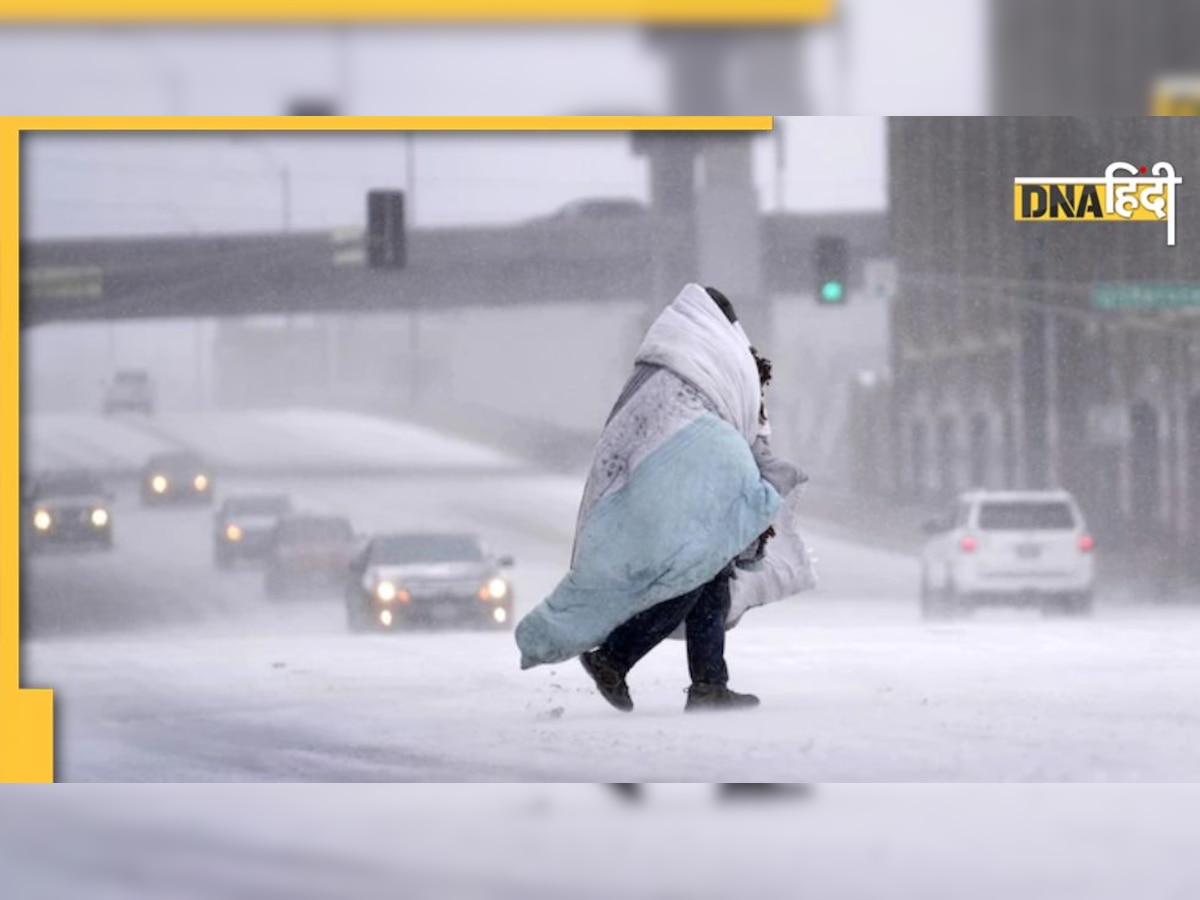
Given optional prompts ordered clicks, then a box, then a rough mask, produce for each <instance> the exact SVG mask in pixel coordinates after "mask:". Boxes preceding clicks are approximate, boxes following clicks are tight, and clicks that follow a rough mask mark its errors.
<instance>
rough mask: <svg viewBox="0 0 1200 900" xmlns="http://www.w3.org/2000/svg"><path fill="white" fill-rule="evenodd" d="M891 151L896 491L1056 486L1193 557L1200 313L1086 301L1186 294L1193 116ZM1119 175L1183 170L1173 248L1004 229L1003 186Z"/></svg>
mask: <svg viewBox="0 0 1200 900" xmlns="http://www.w3.org/2000/svg"><path fill="white" fill-rule="evenodd" d="M889 141H890V146H889V159H890V168H891V173H890V174H891V178H890V183H891V188H890V191H891V197H890V202H891V222H892V242H893V250H894V253H895V256H896V262H897V268H898V272H899V286H898V291H897V296H896V299H895V303H894V306H893V319H892V353H891V356H892V359H891V365H892V376H893V388H892V389H893V402H892V409H893V417H892V419H893V421H892V431H891V441H892V454H891V458H892V463H893V467H894V469H893V475H894V480H895V483H896V484H897V485H898V489H899V490H900V492H901V493H902V494H903V495H905V496H907V497H910V498H922V499H928V500H935V499H942V498H946V497H948V496H950V495H952V494H954V493H955V492H957V491H959V490H962V489H965V488H968V487H973V486H988V487H997V488H1000V487H1014V488H1015V487H1049V486H1062V487H1066V488H1068V489H1070V490H1072V491H1073V492H1075V494H1076V495H1077V496H1078V497H1079V498H1080V500H1081V502H1082V503H1083V505H1084V507H1085V510H1086V512H1087V513H1088V516H1089V519H1090V520H1091V521H1092V523H1093V525H1094V527H1095V528H1096V530H1097V531H1098V532H1099V533H1101V535H1102V536H1104V537H1105V538H1107V539H1108V540H1110V541H1113V542H1117V543H1120V544H1123V545H1129V546H1148V545H1153V546H1156V547H1165V548H1169V549H1170V553H1171V554H1172V557H1173V558H1186V557H1187V556H1188V555H1189V554H1190V555H1191V556H1200V552H1198V551H1200V308H1197V307H1196V306H1188V305H1186V304H1185V305H1180V306H1178V307H1176V308H1171V309H1159V308H1149V309H1146V308H1143V309H1137V310H1114V309H1108V308H1102V307H1103V304H1102V303H1101V302H1100V299H1101V297H1102V296H1112V293H1111V292H1112V291H1114V290H1115V291H1116V292H1117V295H1118V296H1132V294H1131V291H1132V290H1133V289H1135V288H1146V287H1147V286H1151V287H1152V286H1156V285H1164V284H1165V285H1172V286H1176V287H1181V288H1182V289H1183V293H1185V294H1186V293H1187V292H1188V291H1189V290H1190V289H1191V288H1192V287H1194V286H1197V285H1200V253H1198V252H1197V249H1200V171H1198V169H1200V166H1198V163H1200V121H1198V120H1196V119H1166V118H1163V119H1148V118H1127V119H1119V118H1110V119H1092V118H1072V117H1057V118H1041V119H1031V118H1007V117H993V118H972V119H968V118H904V119H893V120H892V122H891V124H890V133H889ZM1115 161H1129V162H1131V163H1134V164H1137V165H1139V166H1141V165H1147V166H1152V165H1153V164H1154V163H1157V162H1159V161H1168V162H1171V163H1173V165H1174V166H1175V168H1176V170H1177V171H1178V173H1179V174H1180V175H1182V176H1183V179H1184V182H1183V184H1182V185H1181V186H1180V187H1179V188H1178V194H1177V207H1178V208H1177V212H1176V222H1177V225H1176V227H1177V245H1176V246H1175V247H1168V246H1167V240H1166V226H1165V224H1160V223H1154V222H1151V223H1108V222H1106V223H1094V222H1093V223H1077V222H1061V221H1060V222H1016V221H1014V210H1013V205H1014V193H1013V179H1014V178H1016V177H1022V176H1025V177H1033V176H1037V177H1048V178H1049V177H1050V176H1054V177H1070V176H1076V177H1095V176H1103V175H1104V173H1105V170H1106V168H1107V167H1108V165H1109V164H1110V163H1112V162H1115ZM1101 286H1107V287H1101ZM1153 290H1157V288H1153V287H1152V291H1151V293H1153ZM1104 291H1108V292H1109V294H1107V295H1104V294H1103V292H1104Z"/></svg>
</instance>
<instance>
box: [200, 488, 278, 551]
mask: <svg viewBox="0 0 1200 900" xmlns="http://www.w3.org/2000/svg"><path fill="white" fill-rule="evenodd" d="M291 512H292V501H291V498H289V497H288V496H287V495H286V494H240V495H235V496H233V497H226V498H225V501H224V502H223V503H222V504H221V506H220V508H219V509H218V510H217V514H216V515H215V516H214V517H213V562H215V563H216V565H217V568H220V569H228V568H229V567H230V566H231V565H233V564H234V563H235V562H237V561H238V560H262V559H264V558H265V557H266V555H267V553H268V552H269V551H270V549H271V540H272V538H273V537H274V533H275V528H276V526H277V525H278V524H279V520H280V519H282V518H283V517H284V516H286V515H288V514H290V513H291Z"/></svg>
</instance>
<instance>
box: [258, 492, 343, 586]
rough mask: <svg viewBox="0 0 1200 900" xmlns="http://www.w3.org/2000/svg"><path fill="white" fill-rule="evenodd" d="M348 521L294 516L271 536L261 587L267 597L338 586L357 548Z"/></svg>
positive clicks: (282, 519) (301, 514) (313, 516)
mask: <svg viewBox="0 0 1200 900" xmlns="http://www.w3.org/2000/svg"><path fill="white" fill-rule="evenodd" d="M360 543H361V542H360V541H359V538H358V535H357V534H355V532H354V526H352V525H351V524H350V520H349V519H347V518H344V517H343V516H335V515H325V514H318V513H293V514H291V515H287V516H284V517H283V518H281V519H280V520H279V524H278V525H276V526H275V529H274V530H273V531H272V533H271V545H270V549H269V550H268V551H267V554H266V568H265V569H264V572H263V587H264V589H265V590H266V592H267V595H268V596H269V597H284V596H287V595H290V594H297V593H305V592H311V591H319V590H322V589H326V588H330V587H337V586H340V585H341V583H342V580H343V579H344V578H345V576H346V567H347V566H349V565H350V561H351V560H352V559H353V558H354V554H355V552H356V551H357V550H358V548H359V546H360Z"/></svg>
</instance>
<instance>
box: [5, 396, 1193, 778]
mask: <svg viewBox="0 0 1200 900" xmlns="http://www.w3.org/2000/svg"><path fill="white" fill-rule="evenodd" d="M281 423H283V424H281ZM284 425H286V428H284ZM346 425H347V423H346V422H345V421H333V420H332V419H329V418H325V417H323V414H320V413H304V414H294V415H287V416H282V415H279V416H276V415H272V416H271V417H262V418H255V417H253V416H250V415H243V416H237V417H227V418H224V419H222V418H221V417H214V419H213V420H212V421H210V422H208V423H204V426H203V427H201V426H198V425H196V426H194V427H193V429H192V430H191V431H189V432H188V433H186V434H183V433H180V432H173V431H172V430H171V427H172V426H171V421H170V419H169V418H168V419H163V420H161V421H156V422H154V423H153V426H154V430H153V431H148V430H147V429H145V428H143V427H141V426H140V425H139V426H138V427H134V426H133V425H129V426H126V425H123V424H122V423H121V422H114V421H101V420H98V419H89V418H88V417H71V418H70V419H69V420H66V419H54V418H53V417H48V418H46V419H44V420H41V421H35V423H34V424H33V426H32V427H31V428H30V430H29V434H30V435H31V436H33V437H34V439H33V440H32V441H31V444H30V448H29V451H28V452H29V454H30V455H31V456H32V458H33V459H34V461H35V464H36V463H38V462H40V461H41V460H43V459H46V458H47V457H49V456H50V455H51V454H52V453H53V452H54V450H55V448H62V447H71V446H76V445H75V444H74V443H73V441H74V440H75V439H76V437H77V438H78V440H79V442H80V443H82V442H84V441H88V442H90V443H91V444H92V445H103V446H104V447H105V450H106V452H107V453H108V454H109V458H110V459H109V461H110V464H111V466H112V467H113V468H114V469H125V470H129V469H135V468H136V467H137V465H139V464H140V461H141V457H142V456H143V455H144V454H145V453H146V452H148V445H153V444H155V443H169V444H172V445H178V444H184V445H187V446H191V447H194V448H195V449H198V450H200V451H201V452H202V453H204V454H205V455H206V456H208V457H209V458H210V459H213V460H214V461H219V462H220V463H221V464H222V465H224V466H226V467H231V468H237V467H239V466H240V467H242V468H244V469H247V470H252V469H255V468H256V467H258V466H265V465H266V464H267V463H268V462H269V461H270V460H271V458H272V456H273V455H274V456H276V457H277V456H278V454H277V452H276V451H274V450H273V446H274V445H273V443H272V442H273V441H275V442H278V443H279V444H280V445H281V446H282V445H285V444H286V445H287V446H290V447H292V448H293V449H292V450H291V454H292V458H291V460H290V461H291V462H293V463H294V464H295V465H294V467H299V466H301V465H303V467H305V468H307V469H310V470H311V471H312V473H313V474H312V475H310V476H309V477H301V476H300V475H299V474H293V475H280V476H276V477H271V478H266V479H260V478H257V477H252V476H248V475H247V476H231V477H229V478H226V479H225V480H223V481H219V482H218V485H217V494H218V497H219V496H221V495H223V494H225V493H230V492H234V491H237V490H241V489H248V488H254V487H263V486H270V487H271V489H282V490H286V491H289V492H290V493H292V495H293V496H294V497H295V498H296V499H297V500H298V501H299V502H300V503H301V505H303V506H305V507H308V508H316V509H324V510H330V511H339V512H343V513H345V514H347V515H349V516H350V517H351V518H352V519H353V520H354V522H355V525H356V527H357V528H358V529H359V530H360V531H363V532H371V531H376V530H402V529H406V528H417V527H420V528H432V529H440V530H444V529H469V530H475V531H478V532H479V533H480V534H482V535H483V536H484V538H485V539H486V540H487V541H488V543H489V544H490V545H491V546H492V547H493V548H494V549H495V550H496V551H497V552H499V553H511V554H513V555H514V556H515V557H516V560H517V565H516V567H515V569H514V570H513V576H512V578H513V583H514V588H515V594H516V603H517V611H518V614H519V613H520V612H521V611H523V610H524V609H528V608H529V607H530V606H531V605H533V604H534V603H536V602H537V601H538V600H539V599H540V598H541V597H543V596H544V595H545V594H546V593H547V592H548V591H549V590H550V588H551V587H552V586H553V584H554V583H555V581H556V579H557V578H559V577H560V576H561V575H562V574H563V571H564V566H565V563H566V560H567V557H568V554H569V550H570V540H571V533H572V527H573V524H574V515H575V509H576V504H577V501H578V495H579V491H580V489H581V483H580V482H579V481H578V480H576V479H573V478H569V477H563V476H551V475H545V474H541V473H538V472H531V471H529V470H528V469H526V468H524V467H522V466H520V465H518V464H516V463H515V462H513V461H511V460H506V459H504V458H503V457H500V456H499V455H497V454H495V453H494V452H493V451H490V450H485V449H483V448H478V447H473V446H471V445H466V444H463V443H462V442H459V441H456V440H452V439H447V438H444V437H442V436H440V435H436V434H431V433H428V432H424V431H422V430H420V429H416V428H415V427H412V426H401V425H396V424H394V423H387V422H382V421H374V420H364V421H357V422H356V423H354V427H352V428H350V427H345V426H346ZM280 434H285V435H286V437H276V435H280ZM48 435H53V436H54V437H53V438H52V439H50V438H47V437H46V436H48ZM368 440H373V441H378V442H381V443H382V445H384V446H386V445H387V442H388V441H391V440H396V441H400V442H402V446H403V447H405V448H406V449H405V450H404V451H402V452H401V451H398V452H397V453H396V454H393V456H392V458H393V459H396V458H399V459H400V460H401V465H400V466H398V467H395V468H394V469H393V470H391V471H376V472H374V473H372V474H364V475H360V476H351V475H350V474H348V473H347V472H346V471H345V470H344V469H341V468H340V467H338V466H337V465H336V464H335V463H336V461H338V460H345V459H350V460H352V461H354V462H356V463H358V464H359V465H360V466H361V467H362V468H364V469H367V470H369V469H370V463H371V462H372V461H378V459H379V458H381V457H382V454H381V453H380V452H379V451H378V446H379V444H376V445H374V446H373V447H370V446H368V444H367V443H366V442H367V441H368ZM47 441H50V443H47ZM339 441H341V442H342V443H339ZM252 451H253V452H252ZM60 452H61V451H60ZM372 454H374V460H372V459H371V457H372ZM287 462H288V460H284V461H282V462H281V463H280V467H281V468H287V466H286V463H287ZM57 464H62V463H61V462H58V463H57ZM322 464H324V465H325V466H326V469H327V471H326V472H325V473H324V474H322ZM113 515H114V521H115V522H116V549H115V551H114V552H113V553H112V554H110V555H105V554H84V555H80V556H71V555H62V554H53V555H46V556H40V557H37V558H34V559H32V560H30V561H29V562H28V563H27V565H26V568H25V572H24V582H23V592H24V607H23V629H24V634H25V640H24V643H23V653H24V657H23V662H24V666H23V667H24V676H23V680H24V683H25V684H26V685H27V686H49V687H53V688H54V689H55V690H56V692H57V695H56V696H57V710H58V714H57V715H58V729H59V739H58V748H59V750H58V773H57V774H58V778H59V780H65V781H260V780H265V781H506V782H513V781H576V782H579V781H626V782H684V781H690V782H722V781H724V782H750V781H777V782H784V781H790V782H836V781H1011V780H1034V781H1041V780H1047V781H1188V780H1196V779H1200V754H1197V753H1196V747H1197V745H1198V744H1200V716H1198V714H1197V710H1196V704H1195V691H1196V688H1195V686H1196V685H1197V684H1200V654H1197V653H1196V647H1197V646H1200V610H1197V609H1195V608H1183V607H1156V606H1149V605H1131V604H1127V603H1116V602H1105V598H1104V596H1103V595H1101V598H1100V604H1099V609H1098V612H1097V615H1096V617H1095V618H1094V619H1093V620H1088V621H1070V620H1055V619H1043V618H1041V617H1040V616H1039V615H1038V614H1036V613H1032V612H1017V611H984V612H981V613H979V614H978V615H977V616H976V617H974V618H973V619H970V620H966V621H957V622H953V623H949V624H928V623H924V622H922V621H921V620H920V619H919V617H918V615H917V607H916V580H917V572H916V564H915V561H914V560H912V559H909V558H906V557H903V556H900V555H897V554H893V553H889V552H884V551H881V550H877V549H873V548H870V547H867V546H862V545H857V544H854V543H850V542H848V541H847V540H846V539H845V538H844V536H839V537H835V536H834V534H835V533H837V534H839V535H840V534H841V532H840V531H839V530H838V529H836V528H834V527H832V526H823V524H822V523H821V522H817V521H814V522H812V523H810V525H809V527H808V532H809V534H810V539H811V542H812V543H813V544H814V546H815V547H816V549H817V552H818V555H819V557H820V560H821V562H820V570H821V574H822V579H823V580H822V585H821V587H820V588H819V590H818V591H817V592H816V593H813V594H808V595H804V596H803V597H800V598H796V599H794V600H791V601H786V602H784V603H782V604H779V605H777V606H775V607H772V608H768V609H763V610H755V611H753V612H751V613H750V614H749V615H748V616H747V618H746V620H745V621H744V622H743V623H742V624H741V625H740V626H739V627H738V628H737V629H736V630H735V631H734V632H732V633H731V635H730V638H729V645H728V646H729V661H730V667H731V670H732V673H733V684H734V686H736V687H739V688H740V689H743V690H750V691H754V692H755V693H758V694H759V695H761V696H762V698H763V701H764V705H763V707H762V708H761V709H760V710H757V711H752V712H748V713H735V714H726V715H713V716H684V715H683V713H682V707H683V700H684V696H683V690H684V688H685V687H686V684H687V678H686V666H685V662H684V654H683V646H682V644H680V643H672V644H670V645H669V646H666V647H663V648H660V649H659V650H657V651H656V652H654V653H653V654H651V656H650V657H648V658H647V659H646V660H645V661H644V662H643V663H642V665H640V666H639V667H638V668H637V669H636V670H635V672H634V673H633V675H632V676H631V679H630V685H631V688H632V690H633V693H634V699H635V701H636V702H637V704H638V708H637V711H636V712H635V713H634V714H632V715H629V716H625V715H621V714H619V713H617V712H615V711H613V710H611V709H610V708H609V707H608V706H607V705H605V704H604V703H603V701H602V700H601V699H600V698H599V697H598V696H596V695H595V693H594V691H593V690H592V689H591V687H590V684H589V683H588V681H587V680H586V677H585V676H584V674H583V673H582V671H581V670H580V669H579V668H578V665H577V664H576V663H574V662H572V663H569V664H567V665H563V666H558V667H550V668H544V669H537V670H534V671H531V672H526V673H522V672H520V671H519V670H518V665H517V662H518V660H517V652H516V648H515V646H514V644H513V641H512V637H511V634H508V633H480V632H466V633H459V632H451V631H439V632H411V633H401V634H393V635H378V636H358V635H351V634H348V633H347V632H346V628H345V621H344V614H343V610H342V605H341V598H340V595H339V594H338V593H337V592H334V593H331V594H329V595H328V596H323V597H315V598H313V599H311V600H309V599H300V600H296V601H286V602H272V601H270V600H268V599H267V598H266V597H265V595H264V592H263V589H262V583H261V574H260V573H259V572H257V571H255V570H254V569H252V568H244V569H239V570H236V571H233V572H229V573H223V572H219V571H217V570H216V569H215V568H214V567H213V565H212V558H211V554H212V551H211V543H212V525H211V511H210V510H208V509H204V508H196V509H191V508H181V509H167V510H144V509H142V508H141V507H140V506H139V505H138V502H137V497H136V494H135V493H134V492H133V491H132V489H131V488H130V487H129V486H128V483H126V486H125V487H123V488H122V489H121V492H120V497H119V499H118V501H117V503H116V504H115V505H114V507H113Z"/></svg>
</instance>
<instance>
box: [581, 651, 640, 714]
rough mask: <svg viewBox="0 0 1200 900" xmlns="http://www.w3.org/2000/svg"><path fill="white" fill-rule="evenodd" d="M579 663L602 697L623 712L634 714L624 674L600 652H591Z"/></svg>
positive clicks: (584, 655)
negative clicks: (590, 677)
mask: <svg viewBox="0 0 1200 900" xmlns="http://www.w3.org/2000/svg"><path fill="white" fill-rule="evenodd" d="M579 661H580V662H581V663H582V664H583V670H584V671H585V672H587V673H588V674H589V675H591V676H592V681H594V682H596V690H598V691H599V692H600V696H601V697H603V698H604V699H605V700H607V701H608V702H609V703H610V704H611V705H612V706H613V707H614V708H615V709H619V710H620V711H621V712H633V698H632V697H630V696H629V685H627V684H626V683H625V673H624V672H622V671H621V670H620V669H618V668H617V667H616V666H614V665H613V664H612V663H611V662H609V661H608V660H607V659H605V658H604V656H602V655H601V654H600V651H599V650H589V651H588V652H587V653H585V654H583V656H581V657H579Z"/></svg>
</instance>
